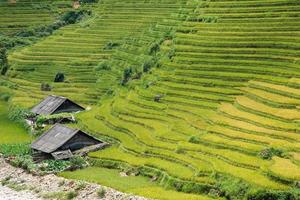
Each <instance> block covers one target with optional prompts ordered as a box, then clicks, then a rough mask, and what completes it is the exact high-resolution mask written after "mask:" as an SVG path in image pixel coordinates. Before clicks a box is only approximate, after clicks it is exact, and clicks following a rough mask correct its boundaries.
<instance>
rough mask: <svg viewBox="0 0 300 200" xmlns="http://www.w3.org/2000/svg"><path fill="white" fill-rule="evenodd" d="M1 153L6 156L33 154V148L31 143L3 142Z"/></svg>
mask: <svg viewBox="0 0 300 200" xmlns="http://www.w3.org/2000/svg"><path fill="white" fill-rule="evenodd" d="M0 153H1V154H3V156H4V157H10V156H24V155H30V154H31V148H30V146H29V144H1V145H0Z"/></svg>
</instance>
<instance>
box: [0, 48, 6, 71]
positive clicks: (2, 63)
mask: <svg viewBox="0 0 300 200" xmlns="http://www.w3.org/2000/svg"><path fill="white" fill-rule="evenodd" d="M0 70H1V71H0V73H1V75H5V74H6V72H7V70H8V60H7V52H6V49H5V48H0Z"/></svg>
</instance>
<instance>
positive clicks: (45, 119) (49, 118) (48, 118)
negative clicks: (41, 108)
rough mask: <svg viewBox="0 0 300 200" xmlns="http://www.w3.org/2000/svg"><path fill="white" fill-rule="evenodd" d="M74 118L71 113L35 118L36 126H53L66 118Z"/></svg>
mask: <svg viewBox="0 0 300 200" xmlns="http://www.w3.org/2000/svg"><path fill="white" fill-rule="evenodd" d="M73 117H74V116H73V115H72V114H71V113H59V114H54V115H38V116H37V118H36V124H37V125H38V126H41V125H43V124H53V123H56V122H59V121H61V120H62V119H66V118H69V119H71V118H73Z"/></svg>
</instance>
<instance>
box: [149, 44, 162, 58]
mask: <svg viewBox="0 0 300 200" xmlns="http://www.w3.org/2000/svg"><path fill="white" fill-rule="evenodd" d="M159 49H160V47H159V44H158V43H157V42H155V43H153V44H151V45H150V47H149V55H153V54H155V53H156V52H158V51H159Z"/></svg>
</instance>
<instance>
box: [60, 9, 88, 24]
mask: <svg viewBox="0 0 300 200" xmlns="http://www.w3.org/2000/svg"><path fill="white" fill-rule="evenodd" d="M86 15H91V11H86V10H80V11H73V10H71V11H68V12H66V13H65V14H64V15H63V16H62V17H61V19H60V20H61V21H62V22H63V23H64V24H65V25H68V24H75V23H77V22H78V21H80V20H82V19H83V18H84V17H85V16H86Z"/></svg>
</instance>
